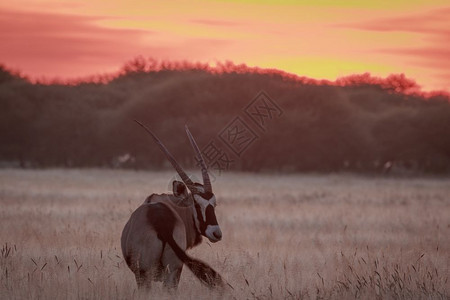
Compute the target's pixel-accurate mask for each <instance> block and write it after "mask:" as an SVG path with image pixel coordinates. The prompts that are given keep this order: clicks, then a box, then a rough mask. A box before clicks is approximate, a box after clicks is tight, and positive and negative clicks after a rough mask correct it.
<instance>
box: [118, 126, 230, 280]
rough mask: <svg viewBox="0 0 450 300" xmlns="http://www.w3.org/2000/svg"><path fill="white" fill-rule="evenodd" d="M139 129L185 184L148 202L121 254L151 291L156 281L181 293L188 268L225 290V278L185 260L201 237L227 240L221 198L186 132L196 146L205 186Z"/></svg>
mask: <svg viewBox="0 0 450 300" xmlns="http://www.w3.org/2000/svg"><path fill="white" fill-rule="evenodd" d="M136 122H137V121H136ZM138 123H139V122H138ZM139 124H140V125H141V126H142V127H144V129H145V130H147V132H148V133H149V134H150V135H151V136H152V138H153V140H154V141H155V142H156V143H157V145H158V146H159V147H160V149H161V150H162V152H163V153H164V154H165V155H166V157H167V159H168V160H169V161H170V162H171V163H172V165H173V166H174V168H175V169H176V171H177V172H178V174H179V175H180V177H181V179H182V180H183V182H181V181H177V180H175V181H173V183H172V187H173V194H152V195H150V196H149V197H147V199H146V200H145V201H144V203H143V204H142V205H141V206H139V207H138V208H137V209H136V210H135V211H134V212H133V213H132V215H131V217H130V219H129V221H128V222H127V224H126V225H125V227H124V229H123V232H122V238H121V246H122V253H123V256H124V258H125V261H126V263H127V265H128V266H129V268H130V269H131V271H133V273H134V275H135V277H136V282H137V284H138V287H139V288H145V289H148V288H150V286H151V282H152V281H162V282H163V283H164V285H165V286H167V287H168V288H176V287H177V286H178V283H179V280H180V275H181V271H182V269H183V265H184V264H185V265H187V266H188V267H189V269H190V270H191V271H192V272H193V273H194V275H196V276H197V278H199V279H200V281H201V282H202V283H204V284H206V285H207V286H209V287H219V286H223V281H222V278H221V276H220V275H219V274H218V273H217V272H216V271H214V270H213V269H212V268H211V267H209V266H208V265H207V264H206V263H204V262H202V261H200V260H198V259H194V258H192V257H190V256H189V255H187V254H186V250H187V249H190V248H192V247H194V246H196V245H198V244H199V243H200V242H201V240H202V235H203V236H206V237H207V238H208V239H209V240H210V241H211V242H218V241H219V240H221V238H222V232H221V231H220V227H219V225H218V223H217V219H216V215H215V211H214V208H215V206H216V198H215V196H214V194H213V192H212V187H211V182H210V179H209V176H208V173H207V169H206V164H205V162H204V160H203V158H202V156H201V153H200V151H199V149H198V146H197V144H196V143H195V140H194V139H193V137H192V135H191V133H190V132H189V129H188V128H187V127H186V132H187V134H188V137H189V139H190V142H191V145H192V147H193V148H194V150H195V152H196V154H197V157H198V158H199V160H200V164H201V167H202V176H203V184H200V183H194V182H192V180H191V179H190V178H189V177H188V176H187V175H186V173H185V172H184V171H183V170H182V168H181V167H180V166H179V164H178V163H177V162H176V160H175V159H174V158H173V157H172V155H171V154H170V153H169V151H168V150H167V149H166V148H165V146H164V145H163V144H162V143H161V141H160V140H159V139H158V138H157V137H156V136H155V135H154V134H153V133H152V132H151V131H150V130H149V129H148V128H147V127H145V126H144V125H143V124H141V123H139Z"/></svg>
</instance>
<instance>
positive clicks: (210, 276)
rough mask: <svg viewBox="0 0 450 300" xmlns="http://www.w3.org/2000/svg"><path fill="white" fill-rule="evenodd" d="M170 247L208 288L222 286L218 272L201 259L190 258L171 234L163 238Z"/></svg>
mask: <svg viewBox="0 0 450 300" xmlns="http://www.w3.org/2000/svg"><path fill="white" fill-rule="evenodd" d="M163 240H165V242H167V243H168V244H169V245H170V247H172V249H173V251H174V252H175V254H176V255H177V256H178V258H179V259H180V260H181V261H182V262H183V263H184V264H185V265H186V266H188V268H189V269H190V270H191V271H192V273H194V275H195V276H197V278H198V279H200V281H201V282H202V283H203V284H205V285H206V286H208V287H210V288H214V287H223V286H224V284H223V280H222V277H221V276H220V274H219V273H217V272H216V271H215V270H214V269H213V268H211V267H210V266H208V265H207V264H206V263H204V262H202V261H201V260H198V259H195V258H192V257H190V256H188V255H187V254H186V252H184V251H183V249H181V248H180V247H179V246H178V245H177V243H176V242H175V240H174V239H173V237H172V236H169V237H167V238H166V239H165V238H163Z"/></svg>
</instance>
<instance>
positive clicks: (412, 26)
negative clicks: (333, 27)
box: [337, 7, 450, 37]
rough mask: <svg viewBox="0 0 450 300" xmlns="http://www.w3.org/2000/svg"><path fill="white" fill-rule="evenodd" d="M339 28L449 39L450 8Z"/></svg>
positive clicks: (378, 19)
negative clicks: (414, 33) (427, 35)
mask: <svg viewBox="0 0 450 300" xmlns="http://www.w3.org/2000/svg"><path fill="white" fill-rule="evenodd" d="M337 26H338V27H346V28H354V29H361V30H371V31H405V32H416V33H432V34H439V35H443V36H446V37H448V36H449V35H450V8H448V7H446V8H441V9H435V10H432V11H425V12H421V13H415V14H409V15H404V16H397V17H387V18H382V17H381V18H376V19H372V20H368V21H364V22H358V23H344V24H339V25H337Z"/></svg>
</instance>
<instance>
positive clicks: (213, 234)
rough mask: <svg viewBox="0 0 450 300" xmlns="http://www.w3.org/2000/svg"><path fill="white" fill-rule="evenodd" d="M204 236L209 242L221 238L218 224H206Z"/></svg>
mask: <svg viewBox="0 0 450 300" xmlns="http://www.w3.org/2000/svg"><path fill="white" fill-rule="evenodd" d="M205 233H206V237H207V238H208V239H209V241H210V242H212V243H215V242H218V241H220V240H221V239H222V231H221V230H220V227H219V225H208V227H207V228H206V232H205Z"/></svg>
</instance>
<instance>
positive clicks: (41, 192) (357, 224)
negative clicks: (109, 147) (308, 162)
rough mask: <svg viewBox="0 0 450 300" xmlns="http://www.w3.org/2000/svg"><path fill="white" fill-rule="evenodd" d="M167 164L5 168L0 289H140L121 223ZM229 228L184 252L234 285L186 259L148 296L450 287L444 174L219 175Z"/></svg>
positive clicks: (222, 216)
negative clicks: (207, 282)
mask: <svg viewBox="0 0 450 300" xmlns="http://www.w3.org/2000/svg"><path fill="white" fill-rule="evenodd" d="M172 176H173V173H171V172H135V171H115V170H26V171H24V170H0V205H1V209H0V220H1V221H0V225H1V226H0V243H1V245H0V247H1V256H0V299H140V298H144V297H142V295H140V294H139V293H138V292H137V290H136V283H135V281H134V276H133V274H132V273H131V271H130V270H129V269H128V267H127V266H126V264H125V262H124V260H123V258H122V254H121V250H120V243H119V242H120V235H121V231H122V228H123V226H124V224H125V222H126V221H127V220H128V218H129V216H130V213H131V212H132V211H133V210H134V209H135V208H136V207H138V206H139V205H140V204H141V203H142V202H143V201H144V199H145V197H146V196H147V195H149V194H151V193H153V192H155V193H161V192H166V191H167V189H168V185H169V180H170V178H171V177H172ZM213 187H214V190H215V193H216V196H217V199H218V207H217V210H216V213H217V215H218V220H219V223H220V225H221V228H222V232H223V235H224V236H223V240H222V241H221V242H219V243H216V244H210V243H208V242H206V239H204V242H203V243H202V244H201V245H200V246H198V247H197V248H194V249H192V250H190V251H189V253H190V255H192V256H194V257H196V258H200V259H202V260H204V261H206V262H208V263H209V264H210V265H211V266H212V267H214V268H215V269H216V270H217V271H219V273H221V274H222V276H223V277H224V278H225V279H226V280H227V282H228V283H229V284H230V285H231V286H232V288H228V289H227V290H225V291H224V292H222V293H218V292H215V291H210V290H209V289H207V288H206V287H204V286H203V285H201V284H200V282H199V281H198V280H197V279H196V278H195V277H194V276H193V275H192V274H191V273H190V271H189V270H188V269H187V268H185V270H183V274H182V276H181V282H180V286H179V288H178V290H177V291H176V292H174V293H172V294H167V293H166V292H165V291H164V289H163V288H162V287H161V286H160V285H158V284H156V285H154V289H153V291H152V295H151V296H153V297H152V298H154V299H165V298H166V299H167V298H175V299H198V298H200V299H211V298H219V299H255V298H256V299H303V298H305V299H310V298H325V299H352V298H361V299H448V298H449V297H450V289H449V285H450V283H449V281H448V277H449V266H450V180H449V179H448V178H445V179H444V178H414V179H411V178H374V177H361V176H356V175H345V174H344V175H342V174H339V175H279V176H278V175H253V174H233V173H227V174H224V175H222V176H220V177H218V178H217V181H216V182H215V183H214V186H213Z"/></svg>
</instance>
